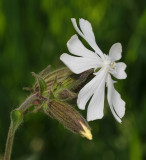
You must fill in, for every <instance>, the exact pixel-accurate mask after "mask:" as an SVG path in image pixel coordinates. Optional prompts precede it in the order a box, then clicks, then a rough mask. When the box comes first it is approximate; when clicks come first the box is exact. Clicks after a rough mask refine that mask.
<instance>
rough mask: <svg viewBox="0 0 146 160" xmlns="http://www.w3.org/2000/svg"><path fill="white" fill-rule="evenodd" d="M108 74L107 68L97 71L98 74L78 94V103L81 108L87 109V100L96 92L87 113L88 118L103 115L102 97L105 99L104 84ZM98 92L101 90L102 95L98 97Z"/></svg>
mask: <svg viewBox="0 0 146 160" xmlns="http://www.w3.org/2000/svg"><path fill="white" fill-rule="evenodd" d="M106 74H107V72H106V70H105V69H103V68H102V69H100V70H99V71H98V73H96V76H95V77H94V78H93V79H92V80H91V81H90V82H89V83H87V84H86V85H85V86H84V87H83V88H82V89H81V91H80V92H79V94H78V99H77V104H78V107H79V108H80V109H85V106H86V104H87V102H88V101H89V99H90V98H91V96H92V95H93V94H94V95H93V98H92V99H91V102H90V104H89V108H88V113H87V118H88V120H93V119H98V118H101V117H102V107H103V105H102V99H104V95H103V94H104V88H103V87H104V86H103V84H104V85H105V77H106ZM102 91H103V92H102ZM98 92H100V94H99V96H100V97H98V95H97V94H98ZM102 95H103V96H102ZM95 99H96V102H95ZM103 101H104V100H103ZM95 103H96V104H95ZM95 106H96V107H95ZM94 108H95V109H94ZM93 112H94V113H93Z"/></svg>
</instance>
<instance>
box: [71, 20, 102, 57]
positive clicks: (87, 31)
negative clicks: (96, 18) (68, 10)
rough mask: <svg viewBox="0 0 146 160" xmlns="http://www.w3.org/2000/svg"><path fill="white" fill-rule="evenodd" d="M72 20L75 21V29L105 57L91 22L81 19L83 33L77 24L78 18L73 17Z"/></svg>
mask: <svg viewBox="0 0 146 160" xmlns="http://www.w3.org/2000/svg"><path fill="white" fill-rule="evenodd" d="M71 21H72V23H73V26H74V28H75V30H76V31H77V32H78V34H79V35H80V36H81V37H83V38H84V39H85V40H86V41H87V42H88V44H89V45H90V46H91V47H92V48H93V49H94V50H95V51H96V53H97V54H98V55H99V56H101V57H103V53H102V51H101V50H100V48H99V47H98V45H97V44H96V41H95V37H94V34H93V30H92V26H91V24H90V23H89V22H88V21H87V20H84V19H80V20H79V24H80V27H81V30H82V32H83V33H82V32H81V31H80V29H79V28H78V26H77V23H76V19H75V18H71Z"/></svg>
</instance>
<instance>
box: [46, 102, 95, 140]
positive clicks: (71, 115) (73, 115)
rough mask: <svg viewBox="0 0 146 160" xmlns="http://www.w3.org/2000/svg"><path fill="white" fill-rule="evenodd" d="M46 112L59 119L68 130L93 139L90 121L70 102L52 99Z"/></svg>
mask: <svg viewBox="0 0 146 160" xmlns="http://www.w3.org/2000/svg"><path fill="white" fill-rule="evenodd" d="M45 112H47V113H48V114H49V115H51V117H53V118H55V119H57V120H58V121H59V122H60V123H61V124H62V125H63V126H64V127H66V128H67V129H68V130H70V131H72V132H74V133H77V134H80V135H81V136H83V137H86V138H87V139H89V140H92V134H91V131H90V127H89V125H88V123H87V122H86V120H85V119H84V118H83V117H82V116H81V114H80V113H78V112H77V111H76V110H75V109H74V108H72V107H71V106H69V105H68V104H66V103H64V102H61V101H58V100H51V101H50V102H49V103H48V105H47V106H45Z"/></svg>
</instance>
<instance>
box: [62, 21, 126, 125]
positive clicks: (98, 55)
mask: <svg viewBox="0 0 146 160" xmlns="http://www.w3.org/2000/svg"><path fill="white" fill-rule="evenodd" d="M71 20H72V23H73V26H74V28H75V30H76V31H77V32H78V34H79V35H80V36H81V37H82V38H84V39H85V40H86V41H87V42H88V44H89V45H90V46H91V47H92V48H93V50H94V51H95V52H93V51H91V50H89V49H87V48H85V46H84V45H83V44H82V42H81V41H80V40H79V39H78V36H77V35H74V36H72V37H71V39H70V40H69V41H68V42H67V47H68V49H69V51H70V53H72V54H73V55H75V56H71V55H69V54H66V53H64V54H62V55H61V57H60V59H61V60H62V61H63V63H64V64H65V65H66V66H67V67H68V68H69V69H70V70H71V71H72V72H74V73H76V74H80V73H82V72H84V71H86V70H88V69H91V68H94V75H95V77H94V78H93V79H92V80H91V81H90V82H89V83H87V84H86V85H85V86H84V87H83V88H82V89H81V90H80V92H79V94H78V99H77V104H78V107H79V108H80V109H82V110H84V109H85V106H86V104H87V102H88V101H89V100H90V98H91V100H90V102H89V105H88V111H87V120H88V121H91V120H95V119H101V118H102V117H103V109H104V96H105V84H106V86H107V99H108V103H109V106H110V109H111V111H112V114H113V115H114V117H115V119H116V120H117V121H118V122H120V123H121V118H122V117H123V116H124V114H125V102H124V101H123V100H122V99H121V96H120V94H119V93H118V92H117V91H116V90H115V88H114V83H115V82H114V81H113V80H112V78H111V75H112V76H114V77H115V78H117V79H125V78H126V77H127V75H126V73H125V68H126V64H125V63H123V62H119V63H116V62H115V61H117V60H119V59H121V52H122V46H121V44H120V43H115V44H114V45H112V47H111V49H110V51H109V55H106V54H103V52H102V51H101V50H100V48H99V47H98V45H97V44H96V41H95V37H94V34H93V31H92V26H91V24H90V23H89V22H88V21H87V20H84V19H80V21H79V24H80V28H81V30H80V29H79V28H78V26H77V23H76V20H75V19H74V18H72V19H71ZM97 69H98V72H97Z"/></svg>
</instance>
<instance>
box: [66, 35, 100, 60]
mask: <svg viewBox="0 0 146 160" xmlns="http://www.w3.org/2000/svg"><path fill="white" fill-rule="evenodd" d="M67 47H68V50H69V52H70V53H72V54H74V55H76V56H83V57H89V58H96V59H97V61H100V62H101V59H100V57H99V56H98V55H97V54H96V53H95V52H93V51H90V50H89V49H87V48H86V47H85V46H84V45H83V44H82V42H81V41H80V40H79V39H78V36H77V35H76V34H75V35H73V36H72V37H71V38H70V40H69V41H68V42H67ZM97 63H98V62H97Z"/></svg>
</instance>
